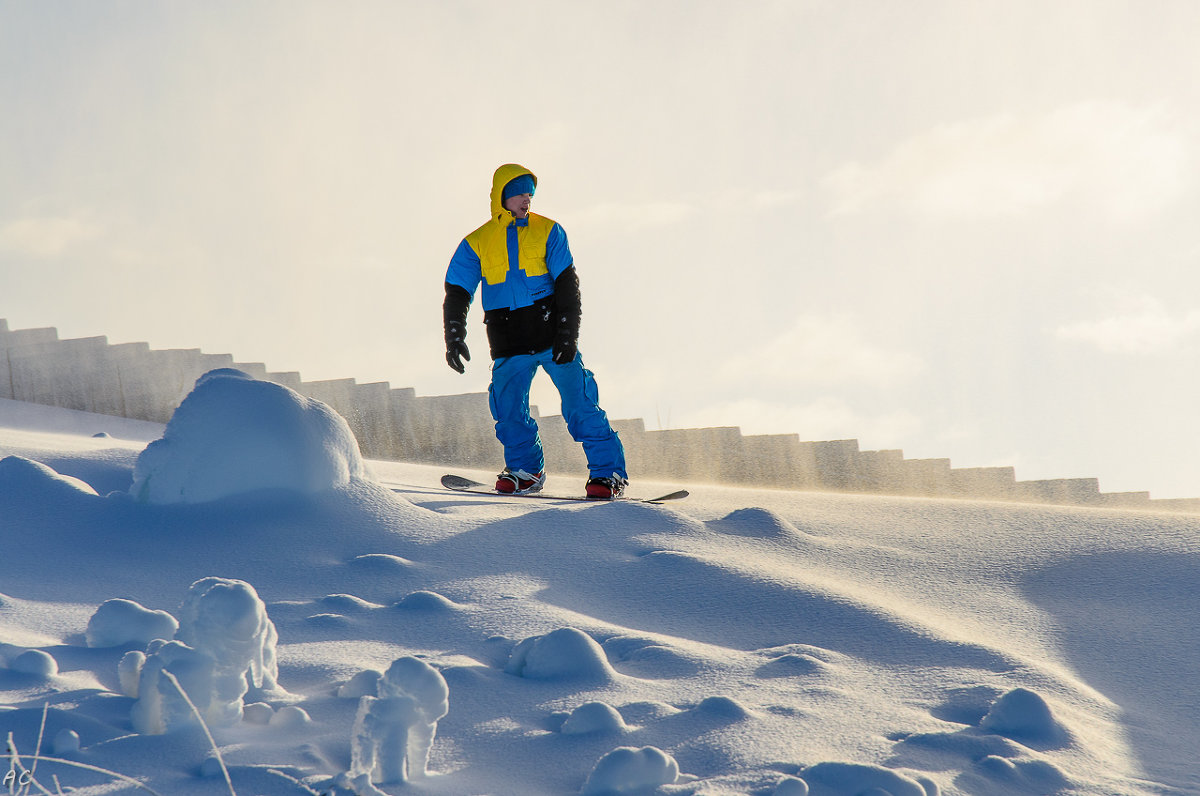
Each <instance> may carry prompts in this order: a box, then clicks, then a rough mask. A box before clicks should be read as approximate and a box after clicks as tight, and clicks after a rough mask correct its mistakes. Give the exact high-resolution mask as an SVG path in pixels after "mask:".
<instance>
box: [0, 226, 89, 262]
mask: <svg viewBox="0 0 1200 796" xmlns="http://www.w3.org/2000/svg"><path fill="white" fill-rule="evenodd" d="M100 233H101V228H100V226H99V225H98V224H95V223H94V222H91V221H87V220H85V219H82V218H63V217H51V216H40V217H38V216H28V217H25V218H18V219H15V220H13V221H9V222H8V223H6V224H4V225H3V226H0V251H3V252H10V253H12V254H18V255H23V256H27V257H33V258H36V259H39V260H49V259H53V258H55V257H59V256H61V255H62V254H63V253H64V252H66V251H67V250H68V249H70V248H71V247H72V246H75V245H77V244H79V243H83V242H86V241H89V240H93V239H95V238H97V237H99V236H100Z"/></svg>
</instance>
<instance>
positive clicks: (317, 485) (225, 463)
mask: <svg viewBox="0 0 1200 796" xmlns="http://www.w3.org/2000/svg"><path fill="white" fill-rule="evenodd" d="M364 473H365V470H364V467H363V460H362V455H361V454H360V452H359V449H358V442H357V440H355V438H354V434H353V433H352V432H351V431H350V426H349V425H348V424H347V423H346V421H345V419H344V418H342V417H341V415H339V414H337V413H336V412H334V411H333V410H332V409H330V408H329V407H328V406H327V405H325V404H323V403H321V402H320V401H317V400H314V399H312V398H306V397H304V396H302V395H300V394H299V393H297V392H295V391H294V390H291V389H289V388H287V387H285V386H283V385H281V384H275V383H274V382H269V381H259V380H257V379H254V378H252V377H251V376H249V375H247V374H245V373H243V372H241V371H239V370H234V369H231V368H222V369H219V370H214V371H210V372H209V373H206V374H204V375H203V376H201V377H200V378H199V379H198V380H197V381H196V386H195V387H194V388H193V390H192V392H191V393H189V394H188V396H187V397H186V398H185V399H184V400H183V403H182V404H180V406H179V408H178V409H176V410H175V414H174V415H173V416H172V417H171V420H170V422H169V423H167V427H166V430H165V431H164V432H163V436H162V439H159V440H156V441H154V442H152V443H150V445H148V446H147V447H146V449H145V450H144V451H142V453H141V455H140V456H138V459H137V464H136V465H135V467H134V473H133V486H132V487H131V488H130V492H131V494H133V495H134V496H135V497H136V498H137V499H138V500H142V501H145V502H149V503H202V502H205V501H210V500H217V499H219V498H223V497H227V496H230V495H239V494H245V493H248V492H255V491H259V490H264V489H283V490H288V491H292V492H302V493H314V492H320V491H324V490H327V489H331V488H335V487H339V486H345V485H346V484H348V483H349V482H350V479H352V478H361V477H362V476H363V475H364Z"/></svg>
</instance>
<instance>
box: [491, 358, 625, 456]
mask: <svg viewBox="0 0 1200 796" xmlns="http://www.w3.org/2000/svg"><path fill="white" fill-rule="evenodd" d="M539 367H540V368H542V369H543V370H545V371H546V373H547V374H548V375H549V376H550V380H551V381H553V382H554V386H555V387H557V388H558V394H559V395H560V396H562V413H563V419H564V420H566V421H567V430H568V431H569V432H570V433H571V437H572V438H573V439H574V440H575V441H576V442H578V443H580V444H582V445H583V452H584V454H585V455H586V456H587V463H588V471H589V472H590V474H591V477H593V478H608V477H611V476H612V474H613V473H616V474H617V475H619V476H621V477H622V478H626V479H627V478H628V477H629V476H628V474H627V473H626V472H625V447H624V446H623V445H622V444H621V438H620V437H618V436H617V432H616V431H614V430H613V428H612V426H611V425H610V424H609V422H608V415H606V414H605V413H604V410H603V409H601V408H600V405H599V392H598V389H597V387H596V379H595V377H594V376H593V375H592V372H591V371H590V370H588V369H587V368H585V367H584V366H583V359H582V358H581V357H580V356H579V355H576V356H575V359H574V361H572V362H568V363H567V364H565V365H558V364H555V362H554V357H553V352H552V351H551V350H550V349H546V350H545V351H541V352H539V353H536V354H520V355H517V356H512V357H503V358H501V359H497V360H496V361H495V362H493V363H492V383H491V386H490V387H489V388H488V398H489V402H490V404H491V409H492V419H493V420H495V421H496V438H497V439H499V440H500V444H501V445H503V446H504V465H505V466H506V467H508V468H509V469H510V470H524V471H525V472H527V473H540V472H542V471H543V470H544V469H545V467H546V458H545V456H544V454H543V451H542V440H541V437H540V436H538V427H537V421H535V420H534V419H533V418H532V417H530V415H529V387H530V385H532V384H533V377H534V375H535V374H536V373H537V369H538V368H539Z"/></svg>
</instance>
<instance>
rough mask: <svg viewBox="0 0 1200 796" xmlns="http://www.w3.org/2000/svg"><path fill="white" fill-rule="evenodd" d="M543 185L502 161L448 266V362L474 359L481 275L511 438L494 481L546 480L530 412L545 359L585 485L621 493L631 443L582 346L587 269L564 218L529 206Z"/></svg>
mask: <svg viewBox="0 0 1200 796" xmlns="http://www.w3.org/2000/svg"><path fill="white" fill-rule="evenodd" d="M536 188H537V177H536V176H534V174H533V172H531V171H530V170H529V169H527V168H525V167H524V166H519V165H516V164H512V163H510V164H506V165H503V166H501V167H500V168H498V169H496V173H495V174H494V175H493V177H492V193H491V206H492V207H491V218H489V219H488V221H487V223H485V224H484V225H483V226H481V227H479V228H478V229H476V230H475V231H474V232H472V233H471V234H469V235H467V237H465V238H464V239H463V241H462V242H461V243H460V244H459V246H458V249H457V250H456V251H455V252H454V256H453V257H452V258H451V260H450V267H449V268H448V269H447V270H446V299H445V301H444V302H443V304H442V316H443V323H444V327H445V333H446V363H447V364H448V365H449V366H450V367H451V368H453V369H454V370H456V371H458V372H459V373H463V372H465V366H464V365H463V360H464V359H465V360H467V361H470V359H471V354H470V352H469V351H468V349H467V344H466V333H467V332H466V328H467V311H468V309H469V308H470V305H471V301H472V299H473V298H474V296H475V290H476V289H477V288H478V287H479V285H480V284H481V283H482V285H483V293H482V301H483V322H484V323H485V324H487V336H488V344H489V347H490V349H491V355H492V360H493V362H492V382H491V385H490V386H489V388H488V396H489V401H490V404H491V410H492V418H493V419H494V420H495V421H496V438H497V439H499V440H500V444H501V445H502V446H503V447H504V465H505V468H504V472H502V473H500V475H499V476H497V479H496V491H497V492H506V493H520V492H536V491H538V490H540V489H541V488H542V485H543V484H544V483H545V481H546V466H545V457H544V455H543V451H542V441H541V438H540V437H539V436H538V427H537V422H536V421H535V420H534V419H533V418H532V417H531V416H530V414H529V388H530V385H531V384H532V383H533V377H534V374H536V373H537V369H538V368H539V367H541V368H542V369H544V370H545V371H546V373H547V374H549V376H550V379H551V380H552V381H553V382H554V386H555V387H556V388H558V392H559V395H561V396H562V413H563V417H564V419H565V420H566V421H567V430H568V431H570V433H571V437H572V438H574V439H575V441H576V442H579V443H581V444H582V445H583V449H584V453H585V454H586V455H587V463H588V470H589V473H590V476H591V477H590V478H589V480H588V482H587V485H586V487H585V491H586V493H587V495H588V496H589V497H593V498H614V497H617V496H619V495H620V494H621V493H622V492H623V491H624V490H625V486H626V484H627V483H628V477H629V476H628V474H627V473H626V471H625V449H624V447H623V446H622V445H621V439H620V437H619V436H617V433H616V432H615V431H614V430H613V428H612V425H611V424H610V423H609V422H608V415H606V414H605V412H604V410H603V409H601V408H600V406H599V404H598V399H597V388H596V380H595V377H593V375H592V373H591V371H589V370H588V369H587V368H585V367H584V365H583V359H582V358H581V357H580V356H579V351H578V340H579V318H580V313H581V302H580V295H579V277H578V275H577V274H576V272H575V263H574V260H573V258H572V257H571V250H570V248H569V247H568V245H567V234H566V232H564V231H563V228H562V227H561V226H559V224H558V223H557V222H555V221H553V220H551V219H549V218H546V217H545V216H541V215H537V214H536V213H531V212H529V207H530V204H531V202H532V199H533V193H534V191H535V190H536Z"/></svg>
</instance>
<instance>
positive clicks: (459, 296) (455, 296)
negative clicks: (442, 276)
mask: <svg viewBox="0 0 1200 796" xmlns="http://www.w3.org/2000/svg"><path fill="white" fill-rule="evenodd" d="M470 308H471V294H470V293H468V292H467V291H466V289H465V288H462V287H460V286H458V285H452V284H450V283H449V282H447V283H446V299H445V300H444V301H443V302H442V328H443V330H444V331H445V333H446V343H447V345H448V344H449V343H450V342H451V340H452V339H457V340H463V339H465V338H466V336H467V310H468V309H470Z"/></svg>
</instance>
